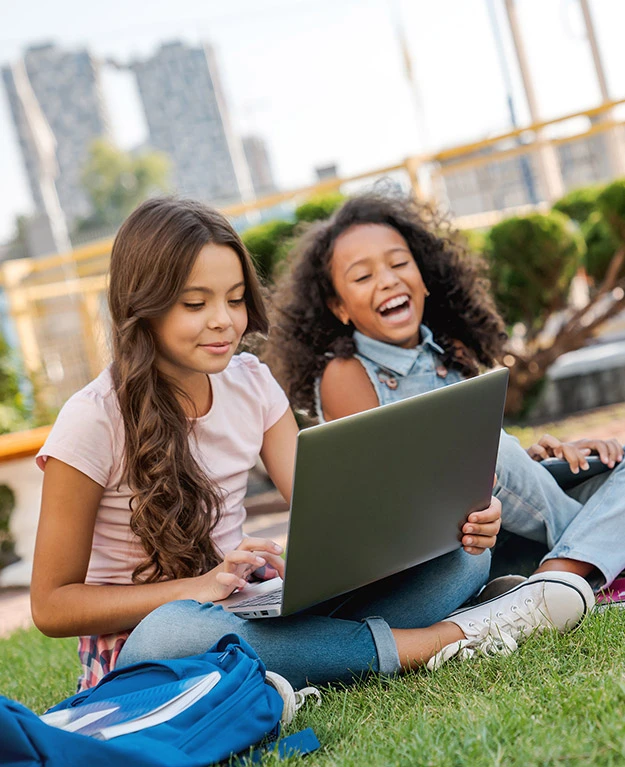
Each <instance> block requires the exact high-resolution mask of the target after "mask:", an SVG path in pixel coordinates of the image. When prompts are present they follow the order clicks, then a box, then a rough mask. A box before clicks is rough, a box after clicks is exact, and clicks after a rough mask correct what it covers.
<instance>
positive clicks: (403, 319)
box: [328, 224, 427, 349]
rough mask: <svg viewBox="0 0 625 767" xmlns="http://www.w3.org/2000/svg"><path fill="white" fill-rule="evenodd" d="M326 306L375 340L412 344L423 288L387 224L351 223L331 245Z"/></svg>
mask: <svg viewBox="0 0 625 767" xmlns="http://www.w3.org/2000/svg"><path fill="white" fill-rule="evenodd" d="M330 276H331V278H332V283H333V285H334V290H335V291H336V297H335V298H334V299H332V300H331V301H329V302H328V304H329V308H330V310H331V311H332V312H333V313H334V315H335V316H336V317H337V318H338V319H339V320H340V321H341V322H343V323H347V322H348V321H351V322H352V324H353V325H354V327H355V328H356V330H358V331H360V332H361V333H362V334H363V335H365V336H369V337H370V338H374V339H375V340H377V341H384V342H385V343H389V344H394V345H395V346H403V347H404V348H407V349H409V348H413V347H415V346H416V345H417V344H418V343H419V327H420V325H421V319H422V318H423V306H424V303H425V297H426V295H427V290H426V287H425V284H424V282H423V278H422V277H421V272H420V271H419V267H418V266H417V264H416V261H415V260H414V258H413V256H412V253H411V252H410V249H409V248H408V245H407V243H406V240H404V238H403V237H402V236H401V234H400V233H399V232H398V231H397V230H396V229H393V228H392V227H390V226H384V225H382V224H357V225H355V226H352V227H351V228H350V229H348V230H347V231H345V232H343V234H341V235H340V236H339V237H338V238H337V240H336V243H335V245H334V251H333V253H332V260H331V262H330Z"/></svg>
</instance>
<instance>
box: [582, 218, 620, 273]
mask: <svg viewBox="0 0 625 767" xmlns="http://www.w3.org/2000/svg"><path fill="white" fill-rule="evenodd" d="M582 235H583V237H584V240H585V241H586V256H585V258H584V265H585V267H586V271H587V272H588V275H589V276H590V277H592V279H593V280H594V281H595V282H596V283H600V282H602V281H603V279H604V277H605V275H606V272H607V269H608V266H609V265H610V261H611V260H612V257H613V256H614V254H615V253H616V251H617V249H618V246H619V242H618V240H617V239H616V237H615V236H614V232H613V231H612V229H611V227H610V225H609V224H608V222H607V221H606V220H605V218H604V217H603V216H602V215H601V213H599V211H595V212H594V213H591V214H590V216H589V217H588V219H587V220H586V221H585V222H584V223H583V224H582Z"/></svg>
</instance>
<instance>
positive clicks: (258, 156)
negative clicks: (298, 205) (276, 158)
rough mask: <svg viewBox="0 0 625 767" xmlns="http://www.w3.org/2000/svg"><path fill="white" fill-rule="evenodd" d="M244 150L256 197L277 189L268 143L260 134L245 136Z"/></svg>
mask: <svg viewBox="0 0 625 767" xmlns="http://www.w3.org/2000/svg"><path fill="white" fill-rule="evenodd" d="M243 152H244V153H245V159H246V161H247V166H248V168H249V171H250V177H251V180H252V187H253V189H254V194H255V195H256V197H264V196H265V195H268V194H272V192H275V191H276V183H275V181H274V177H273V171H272V169H271V161H270V159H269V152H268V151H267V143H266V141H265V140H264V139H263V138H261V137H260V136H244V137H243Z"/></svg>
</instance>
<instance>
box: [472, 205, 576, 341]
mask: <svg viewBox="0 0 625 767" xmlns="http://www.w3.org/2000/svg"><path fill="white" fill-rule="evenodd" d="M584 252H585V244H584V240H583V238H582V236H581V234H580V233H579V231H578V229H577V227H576V226H575V225H574V224H573V223H572V222H571V220H570V219H569V218H568V217H567V216H565V215H564V214H563V213H560V212H558V211H552V212H551V213H548V214H540V213H534V214H531V215H529V216H524V217H513V218H509V219H507V220H505V221H502V222H501V223H499V224H496V225H495V226H494V227H493V228H492V229H491V231H490V233H489V236H488V246H487V254H488V257H489V261H490V272H491V274H490V276H491V279H492V282H493V289H494V293H495V297H496V299H497V302H498V304H499V307H500V310H501V311H502V313H503V316H504V317H505V318H506V321H507V322H508V323H510V324H513V323H515V322H523V323H524V324H525V325H526V326H527V327H528V328H529V329H530V330H532V329H533V330H537V329H539V328H541V327H542V326H543V325H544V323H545V321H546V319H547V317H548V316H549V314H551V312H553V311H556V310H557V309H561V308H562V307H564V306H565V304H566V299H567V296H568V291H569V287H570V285H571V280H572V279H573V277H574V276H575V273H576V271H577V269H578V267H579V266H580V265H581V263H582V258H583V255H584Z"/></svg>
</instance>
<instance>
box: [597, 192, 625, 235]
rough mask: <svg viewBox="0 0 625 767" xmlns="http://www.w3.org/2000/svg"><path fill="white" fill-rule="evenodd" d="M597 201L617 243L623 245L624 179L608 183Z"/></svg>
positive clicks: (624, 222)
mask: <svg viewBox="0 0 625 767" xmlns="http://www.w3.org/2000/svg"><path fill="white" fill-rule="evenodd" d="M597 202H598V207H599V210H600V211H601V213H603V216H604V218H605V220H606V221H607V222H608V224H609V225H610V228H611V229H612V232H613V233H614V235H615V236H616V237H617V239H618V241H619V243H621V244H622V245H625V179H619V180H618V181H614V182H613V183H611V184H608V186H606V187H605V189H604V190H603V191H602V192H601V194H600V195H599V199H598V201H597Z"/></svg>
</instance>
